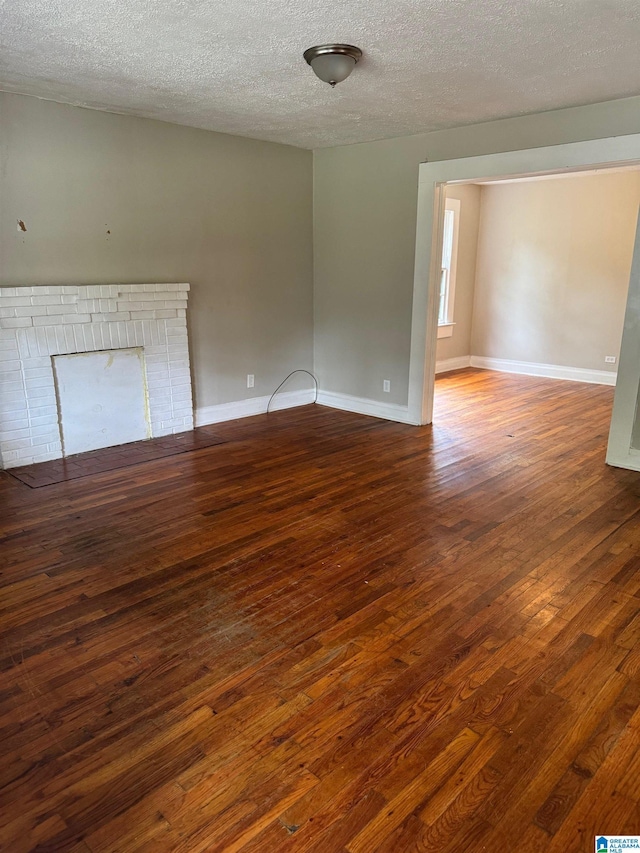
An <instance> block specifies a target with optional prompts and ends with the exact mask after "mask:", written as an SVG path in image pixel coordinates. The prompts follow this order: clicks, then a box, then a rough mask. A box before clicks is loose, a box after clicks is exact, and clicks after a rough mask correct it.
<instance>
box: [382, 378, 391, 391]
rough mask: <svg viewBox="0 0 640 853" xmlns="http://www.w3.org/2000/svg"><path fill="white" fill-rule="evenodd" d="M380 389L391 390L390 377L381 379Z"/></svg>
mask: <svg viewBox="0 0 640 853" xmlns="http://www.w3.org/2000/svg"><path fill="white" fill-rule="evenodd" d="M382 390H383V391H386V392H389V391H391V380H390V379H383V380H382Z"/></svg>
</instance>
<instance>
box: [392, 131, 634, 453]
mask: <svg viewBox="0 0 640 853" xmlns="http://www.w3.org/2000/svg"><path fill="white" fill-rule="evenodd" d="M639 166H640V135H630V136H626V137H616V138H613V139H604V140H594V141H591V142H583V143H571V144H567V145H558V146H551V147H548V148H539V149H530V150H527V151H512V152H505V153H503V154H494V155H487V156H483V157H471V158H465V159H461V160H450V161H440V162H437V163H424V164H422V165H421V166H420V184H419V193H418V231H417V239H416V265H415V277H414V301H413V320H412V323H413V325H412V350H411V365H410V383H409V414H410V417H411V420H412V421H413V422H414V423H423V424H424V423H430V422H431V420H432V413H433V393H434V385H435V381H434V380H435V372H436V361H437V342H438V314H439V309H441V301H440V293H441V277H442V267H441V254H442V253H441V246H442V240H443V226H444V214H443V211H444V207H445V203H446V195H447V190H448V189H449V188H451V187H456V186H457V187H463V186H465V185H466V186H468V185H474V186H477V187H480V188H481V189H482V188H484V185H488V186H489V187H491V186H495V187H496V188H499V186H500V184H502V185H503V187H504V184H503V182H506V181H509V182H510V183H511V184H513V185H516V184H519V185H520V186H521V187H522V186H526V184H527V182H532V180H533V179H535V178H545V179H547V183H549V182H550V181H551V179H552V178H555V177H559V176H563V177H565V176H568V175H571V174H576V175H578V174H579V173H582V174H581V176H582V177H585V173H592V174H593V173H594V172H597V173H599V174H605V173H607V174H608V173H611V174H614V172H618V171H621V170H625V171H626V170H637V168H638V167H639ZM638 276H639V277H640V269H639V270H638ZM632 278H633V275H632ZM458 279H459V276H458ZM459 287H460V284H459V282H458V283H457V284H456V288H459ZM440 313H441V311H440ZM454 322H457V319H454ZM565 337H566V336H565ZM624 350H625V347H624V345H623V348H622V351H621V364H620V369H619V376H620V372H621V371H622V372H624V371H623V368H624V364H623V363H622V361H623V360H624ZM607 355H615V353H607ZM511 360H517V359H515V358H513V356H512V358H511ZM522 360H523V361H524V359H522ZM547 361H548V359H547ZM460 366H462V365H460ZM487 366H488V365H487ZM607 371H609V372H610V368H608V367H604V368H603V370H602V373H603V374H605V373H607ZM523 372H525V371H523ZM627 372H628V371H627ZM547 375H548V374H547ZM571 378H578V376H574V377H571ZM591 381H594V380H593V379H591ZM638 382H640V368H639V369H638V377H637V382H636V385H635V395H637V387H638ZM618 384H620V382H618ZM631 384H633V377H632V383H631ZM626 386H627V391H626V392H625V393H626V394H627V395H628V393H629V383H628V382H627V383H626ZM616 396H617V395H616ZM634 402H635V396H634ZM613 464H616V463H613Z"/></svg>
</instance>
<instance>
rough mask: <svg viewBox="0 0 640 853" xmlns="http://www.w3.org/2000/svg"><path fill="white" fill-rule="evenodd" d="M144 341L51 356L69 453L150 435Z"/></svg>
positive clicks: (66, 452) (63, 442) (61, 426)
mask: <svg viewBox="0 0 640 853" xmlns="http://www.w3.org/2000/svg"><path fill="white" fill-rule="evenodd" d="M143 359H144V356H143V352H142V348H141V347H132V348H131V349H117V350H107V351H102V352H85V353H76V354H74V355H56V356H53V367H54V374H55V382H56V393H57V397H58V407H59V417H60V432H61V435H62V446H63V452H64V455H65V456H69V455H71V454H73V453H84V452H85V451H87V450H97V449H98V448H99V447H111V446H113V445H116V444H126V443H127V442H130V441H141V440H143V439H146V438H150V437H151V423H150V419H149V405H148V402H147V393H146V378H145V371H144V361H143Z"/></svg>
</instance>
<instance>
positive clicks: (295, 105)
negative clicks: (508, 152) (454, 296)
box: [0, 0, 640, 148]
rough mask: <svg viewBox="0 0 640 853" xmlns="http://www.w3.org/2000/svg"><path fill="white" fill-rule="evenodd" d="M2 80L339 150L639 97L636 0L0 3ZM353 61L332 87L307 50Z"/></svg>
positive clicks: (101, 104) (7, 85) (73, 99)
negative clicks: (333, 45) (336, 47)
mask: <svg viewBox="0 0 640 853" xmlns="http://www.w3.org/2000/svg"><path fill="white" fill-rule="evenodd" d="M0 19H1V21H2V32H1V35H0V88H2V89H5V90H6V91H10V92H21V93H24V94H31V95H37V96H39V97H43V98H49V99H51V100H56V101H64V102H67V103H72V104H79V105H82V106H87V107H94V108H97V109H103V110H109V111H111V112H119V113H132V114H135V115H140V116H147V117H150V118H158V119H163V120H165V121H171V122H177V123H179V124H186V125H192V126H195V127H203V128H208V129H210V130H218V131H222V132H224V133H234V134H239V135H242V136H251V137H256V138H258V139H267V140H272V141H274V142H284V143H288V144H291V145H298V146H301V147H304V148H318V147H323V146H328V145H343V144H346V143H352V142H362V141H366V140H371V139H381V138H386V137H393V136H403V135H406V134H412V133H420V132H423V131H429V130H436V129H440V128H445V127H454V126H458V125H463V124H470V123H474V122H480V121H487V120H490V119H494V118H502V117H506V116H515V115H521V114H523V113H531V112H540V111H542V110H549V109H556V108H559V107H565V106H573V105H577V104H585V103H595V102H597V101H605V100H609V99H614V98H622V97H627V96H630V95H636V94H639V93H640V62H639V61H638V42H639V41H640V3H639V2H638V0H565V2H560V0H392V2H389V0H347V2H345V0H342V2H337V0H326V2H325V3H317V2H313V3H312V2H309V0H225V2H223V0H0ZM332 41H340V42H348V43H351V44H356V45H358V46H359V47H361V48H362V50H363V52H364V57H363V59H362V60H361V62H360V63H359V64H358V66H357V67H356V69H355V71H354V73H353V74H352V75H351V77H350V78H349V79H348V80H346V81H345V82H344V83H341V84H340V85H339V86H337V87H336V88H335V89H331V88H330V87H329V86H328V85H326V84H325V83H322V82H321V81H320V80H318V79H317V78H316V77H315V75H314V74H313V72H312V71H311V69H310V68H309V67H308V66H307V65H306V64H305V62H304V60H303V59H302V52H303V51H304V50H305V48H307V47H310V46H312V45H314V44H322V43H324V42H332Z"/></svg>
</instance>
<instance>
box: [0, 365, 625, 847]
mask: <svg viewBox="0 0 640 853" xmlns="http://www.w3.org/2000/svg"><path fill="white" fill-rule="evenodd" d="M437 388H438V392H437V404H436V414H435V421H434V426H433V427H423V428H416V427H410V426H405V425H402V424H394V423H389V422H385V421H381V420H376V419H373V418H367V417H363V416H360V415H355V414H349V413H345V412H339V411H334V410H331V409H327V408H322V407H320V406H308V407H305V408H302V409H296V410H289V411H285V412H276V413H275V414H272V415H269V416H259V417H256V418H250V419H246V420H243V421H236V422H233V423H227V424H220V425H216V430H215V431H216V435H217V436H219V437H220V438H221V440H222V441H224V443H221V444H218V445H215V446H210V447H203V448H201V449H196V450H194V451H192V452H189V453H182V454H180V455H176V456H171V457H167V458H162V459H158V460H155V461H148V462H142V463H140V464H137V465H134V466H132V467H129V468H125V469H118V470H115V471H109V472H106V473H97V474H92V475H89V476H84V477H82V478H81V479H76V480H71V481H68V482H62V483H59V484H55V485H50V486H44V487H42V488H37V489H32V488H29V487H28V486H27V485H25V484H23V483H20V482H18V481H17V480H15V479H14V478H13V477H11V476H10V475H8V474H7V473H2V474H0V501H1V502H2V504H1V505H2V515H1V524H2V531H3V534H4V538H3V540H2V558H3V569H2V574H1V578H0V583H1V584H2V597H1V599H0V608H1V620H0V639H1V641H2V642H1V646H0V657H1V667H0V671H1V674H0V729H1V732H0V753H1V755H2V757H1V760H0V802H1V803H2V809H1V811H0V848H1V849H2V850H7V851H11V853H19V851H30V850H41V851H45V850H46V851H54V850H55V851H73V853H107V851H110V853H116V851H120V853H142V852H143V851H144V853H152V851H153V853H199V851H203V853H204V852H205V851H206V853H213V851H242V853H266V851H277V853H290V851H291V853H302V851H304V853H345V851H348V853H374V851H376V853H402V851H407V853H408V851H427V850H429V851H431V850H438V851H440V853H445V851H448V853H464V851H467V850H468V851H474V853H475V851H483V850H487V851H489V850H492V851H493V850H504V851H506V853H515V851H516V850H517V851H518V853H533V851H536V853H538V851H540V850H545V851H546V852H547V853H560V851H562V853H578V851H585V853H586V851H591V850H593V840H594V836H595V835H596V834H614V833H615V834H632V833H640V807H639V805H638V803H639V801H640V710H638V705H639V702H640V556H639V550H640V512H639V510H640V501H639V495H640V474H636V473H633V472H630V471H622V470H617V469H613V468H608V467H607V466H605V464H604V455H605V446H606V438H607V431H608V422H609V418H610V414H611V405H612V398H613V390H612V389H611V388H607V387H600V386H592V385H583V384H579V383H570V382H561V381H554V380H546V379H538V378H532V377H523V376H513V375H507V374H498V373H491V372H487V371H478V370H466V371H461V372H459V373H457V374H450V375H448V376H444V377H442V378H439V379H438V382H437Z"/></svg>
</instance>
